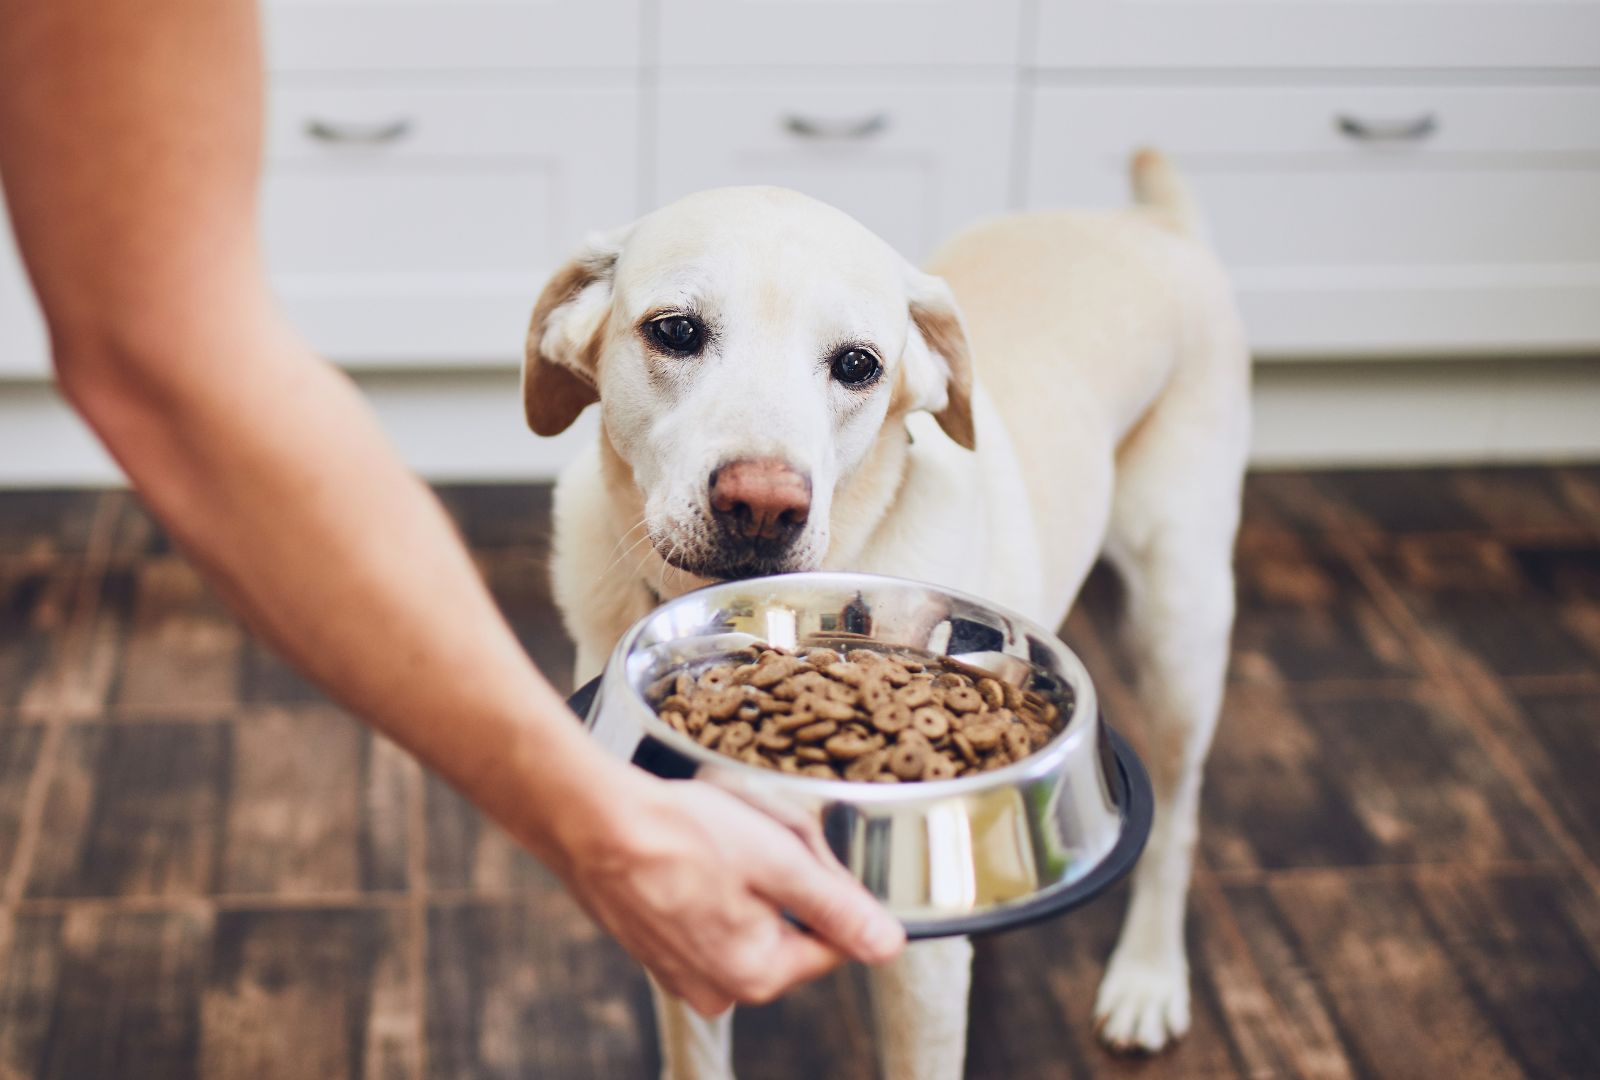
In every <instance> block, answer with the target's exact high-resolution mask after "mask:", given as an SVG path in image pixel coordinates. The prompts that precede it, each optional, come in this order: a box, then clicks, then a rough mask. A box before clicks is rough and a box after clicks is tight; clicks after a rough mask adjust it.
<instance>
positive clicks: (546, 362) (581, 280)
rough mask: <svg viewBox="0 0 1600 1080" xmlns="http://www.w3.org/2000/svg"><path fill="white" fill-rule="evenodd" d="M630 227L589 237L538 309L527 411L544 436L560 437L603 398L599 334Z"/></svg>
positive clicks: (527, 362) (530, 345) (525, 381)
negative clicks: (600, 385) (612, 281)
mask: <svg viewBox="0 0 1600 1080" xmlns="http://www.w3.org/2000/svg"><path fill="white" fill-rule="evenodd" d="M625 235H626V230H619V231H618V232H615V233H610V234H606V235H597V236H592V237H590V238H589V239H588V240H587V241H586V242H585V243H584V245H583V247H581V248H579V249H578V251H577V252H576V253H575V254H574V255H573V256H572V258H571V260H569V261H568V262H567V264H566V265H565V266H563V267H562V268H561V269H560V270H557V271H556V272H555V274H554V275H553V276H552V277H551V278H550V280H549V282H548V283H546V285H545V287H544V291H543V292H541V293H540V294H539V300H538V302H537V303H536V304H534V307H533V321H532V322H531V323H530V324H529V325H528V342H527V348H526V351H525V353H524V358H523V364H522V409H523V413H524V414H525V415H526V416H527V418H528V426H529V427H530V428H532V429H533V430H534V431H535V432H537V433H538V434H540V435H559V434H561V433H562V432H563V431H565V430H567V428H568V427H570V426H571V425H572V422H573V421H574V420H576V419H577V418H578V414H579V413H581V412H583V410H584V409H585V408H587V407H588V406H589V405H592V404H594V403H595V402H596V401H599V400H600V392H599V389H598V386H599V378H600V374H599V370H598V369H599V361H600V337H601V333H602V332H603V331H604V329H605V325H606V315H607V314H608V313H609V312H610V310H611V278H612V275H613V273H614V272H615V270H616V266H617V256H618V254H619V253H620V252H621V250H622V239H623V237H624V236H625Z"/></svg>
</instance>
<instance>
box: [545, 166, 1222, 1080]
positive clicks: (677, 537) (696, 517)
mask: <svg viewBox="0 0 1600 1080" xmlns="http://www.w3.org/2000/svg"><path fill="white" fill-rule="evenodd" d="M1133 175H1134V189H1135V194H1136V196H1137V203H1138V205H1137V206H1135V207H1134V208H1131V209H1129V210H1126V211H1121V212H1116V213H1109V214H1087V213H1052V214H1032V215H1027V216H1020V217H1011V218H1005V219H1001V220H996V221H992V222H989V223H986V224H982V225H979V226H977V227H975V228H973V229H971V230H969V231H968V232H966V233H964V234H962V235H961V236H958V237H957V238H956V239H955V240H954V241H952V242H951V243H950V244H949V245H948V246H947V247H946V248H945V249H944V250H943V251H942V252H941V253H940V254H939V255H938V256H937V257H936V258H935V259H934V260H933V262H932V264H931V266H930V267H929V270H930V271H931V274H930V273H924V272H922V271H919V270H916V269H915V268H913V267H911V266H909V265H908V264H906V263H905V262H904V261H903V260H902V259H901V258H900V257H899V256H898V255H896V254H895V253H894V252H892V251H891V250H890V249H889V248H888V246H887V245H885V244H884V243H883V242H882V241H881V240H879V239H878V238H877V237H875V236H874V235H872V234H871V233H870V232H868V231H867V230H866V229H864V228H863V227H861V226H860V225H859V224H857V223H856V222H855V221H853V220H852V219H850V218H848V217H847V216H845V215H844V214H841V213H839V212H838V211H836V210H833V209H831V208H829V207H826V206H824V205H822V204H820V203H817V202H815V201H813V200H811V199H808V198H806V197H804V196H801V195H798V194H796V193H793V192H788V191H783V190H779V189H770V188H734V189H724V190H718V191H711V192H705V193H702V194H699V195H695V196H691V197H689V198H687V199H684V200H683V201H681V202H678V203H675V204H673V205H671V206H668V207H667V208H665V209H663V210H660V211H658V212H656V213H654V214H651V215H649V216H648V217H645V218H643V219H641V220H640V221H639V222H636V223H635V224H634V225H632V226H629V227H627V228H625V229H622V230H620V231H618V232H616V233H613V234H610V235H608V236H604V237H598V238H596V239H594V240H593V241H591V243H590V244H589V245H588V246H586V248H585V249H584V250H583V251H581V252H579V253H578V255H577V256H576V257H575V258H574V260H573V261H572V263H571V264H569V265H568V266H567V267H566V268H565V269H564V270H563V271H562V272H560V273H559V274H558V275H557V276H556V277H555V278H554V279H553V280H552V281H551V283H550V285H549V286H548V287H547V288H546V290H545V293H544V294H543V296H542V297H541V298H540V302H539V305H538V309H537V310H536V311H535V315H534V321H533V326H532V329H531V330H530V334H529V342H528V346H529V347H528V364H527V366H526V368H525V376H524V391H525V403H526V406H527V410H528V419H529V422H530V424H531V425H532V426H533V428H534V429H535V430H536V431H539V432H540V433H541V434H551V433H554V432H556V431H559V430H561V429H562V428H564V427H566V426H567V425H568V424H569V423H570V422H571V421H572V419H573V418H574V417H575V416H576V415H577V414H578V412H580V411H581V410H582V409H583V407H584V406H585V405H587V404H589V403H590V402H592V401H594V400H596V399H598V400H599V402H600V405H601V410H602V432H601V434H600V437H599V438H598V439H597V440H596V442H595V443H594V444H593V445H592V446H590V447H589V448H588V450H587V451H586V452H584V453H583V454H582V456H581V457H579V458H578V459H577V460H576V461H574V462H573V463H572V465H571V466H570V467H569V468H568V469H567V470H566V471H565V472H564V473H563V475H562V477H561V480H560V483H559V485H558V487H557V491H556V507H555V520H556V541H555V542H556V556H555V566H554V580H555V589H556V596H557V600H558V602H559V604H560V606H561V610H562V613H563V616H564V618H565V620H566V623H567V626H568V628H569V630H570V631H571V633H572V635H573V637H574V638H575V640H576V642H577V657H578V659H577V672H576V677H577V679H578V680H579V681H580V682H581V681H583V680H587V679H589V678H590V677H592V676H594V675H595V674H597V673H598V672H599V671H600V668H601V667H602V665H603V664H604V662H605V659H606V656H607V654H608V652H609V651H610V649H611V647H612V645H613V643H614V642H615V641H616V640H617V638H618V637H619V636H620V635H621V634H622V632H623V631H624V630H625V629H626V628H627V627H628V626H629V625H630V624H631V623H632V622H634V620H636V619H637V618H639V617H640V616H642V615H644V614H645V613H646V612H647V611H648V610H649V609H650V608H651V607H652V606H653V605H654V604H655V603H656V602H657V600H658V598H664V597H670V596H674V595H678V594H680V593H682V592H684V591H687V590H689V589H692V588H695V587H697V586H699V585H701V584H704V583H705V581H706V579H705V578H702V577H699V576H697V575H696V574H694V573H690V572H688V571H685V570H683V569H680V568H679V567H680V566H685V565H687V566H703V565H704V563H703V562H701V561H700V560H701V559H702V557H704V556H706V555H707V553H708V552H712V551H713V549H714V548H715V544H716V539H715V534H714V530H713V529H712V528H711V525H710V517H709V511H708V494H707V486H708V479H707V478H708V476H709V475H710V473H711V471H712V470H713V469H715V468H716V467H718V465H720V464H723V463H726V462H728V461H731V460H737V459H752V458H778V459H781V460H784V461H787V462H788V463H789V464H790V465H792V466H794V467H795V468H796V469H798V470H800V471H802V472H804V473H806V474H808V475H809V476H810V478H811V483H812V489H813V505H812V512H811V515H810V520H809V522H808V523H807V525H806V526H805V529H804V533H803V535H802V536H801V538H800V540H799V541H798V542H797V545H796V547H795V549H794V551H793V553H792V557H791V558H790V559H789V560H788V562H787V563H786V566H787V568H791V569H804V568H816V567H826V568H837V569H855V570H868V571H878V572H884V573H892V574H897V575H900V576H904V577H912V578H920V579H924V580H927V581H933V582H938V583H940V584H943V585H946V586H950V587H953V588H957V589H961V590H964V591H967V592H971V593H976V594H978V595H980V596H985V597H989V598H991V599H993V600H995V601H998V602H999V603H1001V604H1004V605H1007V606H1009V607H1012V608H1015V609H1017V610H1019V611H1022V612H1025V613H1027V614H1029V615H1030V616H1032V617H1033V618H1035V619H1037V620H1038V621H1039V622H1041V623H1043V624H1045V625H1047V626H1055V625H1057V624H1059V623H1060V622H1061V620H1062V619H1063V618H1064V617H1065V615H1066V614H1067V611H1068V610H1069V608H1070V606H1071V604H1072V602H1073V600H1074V598H1075V597H1076V594H1077V592H1078V589H1079V587H1080V586H1081V584H1082V582H1083V580H1084V577H1085V575H1086V574H1087V573H1088V572H1089V569H1090V567H1091V565H1092V564H1093V562H1094V560H1095V558H1096V556H1097V555H1099V554H1102V553H1103V554H1104V555H1105V556H1106V557H1107V558H1108V559H1109V561H1110V562H1111V563H1112V565H1113V566H1114V567H1115V568H1116V570H1117V571H1118V572H1119V575H1120V576H1121V578H1122V580H1123V581H1124V582H1125V585H1126V594H1127V601H1128V602H1127V612H1126V624H1127V630H1128V635H1127V637H1128V641H1129V643H1130V645H1131V648H1132V650H1133V653H1134V655H1135V658H1136V661H1137V664H1138V676H1139V678H1138V682H1139V685H1138V689H1139V693H1140V697H1141V700H1142V704H1143V707H1144V712H1145V715H1146V719H1147V723H1148V741H1147V745H1148V747H1149V757H1150V760H1149V762H1148V764H1149V766H1150V770H1151V774H1152V777H1153V779H1154V782H1155V786H1156V792H1157V808H1156V815H1155V825H1154V829H1153V831H1152V833H1151V837H1150V841H1149V845H1148V847H1147V849H1146V852H1145V855H1144V858H1143V860H1142V861H1141V862H1140V864H1139V867H1138V869H1137V871H1136V873H1135V876H1134V883H1133V896H1132V901H1131V904H1130V907H1129V910H1128V913H1127V917H1126V921H1125V923H1124V926H1123V930H1122V935H1121V938H1120V940H1119V942H1118V944H1117V947H1116V950H1115V952H1114V953H1113V954H1112V957H1111V961H1110V965H1109V968H1108V970H1107V972H1106V975H1105V979H1104V981H1103V982H1102V984H1101V987H1100V993H1099V998H1098V1001H1097V1003H1096V1007H1095V1008H1096V1014H1097V1016H1098V1017H1099V1019H1100V1021H1101V1024H1102V1029H1101V1030H1102V1034H1103V1037H1104V1038H1105V1039H1106V1040H1107V1041H1108V1042H1109V1043H1111V1044H1113V1045H1115V1046H1120V1047H1142V1048H1146V1049H1150V1050H1155V1049H1159V1048H1160V1047H1161V1046H1163V1045H1164V1044H1165V1043H1167V1042H1168V1040H1170V1039H1171V1038H1174V1037H1176V1036H1179V1035H1182V1034H1183V1033H1184V1032H1185V1031H1186V1030H1187V1028H1188V1026H1189V991H1188V969H1187V961H1186V959H1185V953H1184V943H1183V915H1184V906H1185V897H1186V894H1187V890H1188V883H1189V877H1190V867H1191V854H1192V851H1193V848H1194V844H1195V839H1196V832H1197V802H1198V796H1199V788H1200V773H1201V766H1202V762H1203V760H1204V757H1205V754H1206V750H1207V748H1208V746H1209V744H1210V740H1211V734H1212V731H1213V728H1214V726H1215V723H1216V719H1217V711H1218V707H1219V704H1220V699H1221V694H1222V688H1223V680H1224V674H1225V668H1226V664H1227V653H1228V637H1229V633H1230V629H1231V625H1232V619H1233V574H1232V547H1233V540H1234V533H1235V530H1236V527H1237V523H1238V515H1239V500H1240V484H1241V479H1242V475H1243V472H1244V465H1245V454H1246V444H1247V440H1248V429H1249V415H1248V398H1249V359H1248V354H1247V350H1246V347H1245V342H1244V337H1243V333H1242V330H1241V327H1240V322H1239V319H1238V317H1237V314H1236V311H1235V307H1234V303H1233V300H1232V297H1231V293H1230V290H1229V287H1228V284H1227V281H1226V278H1225V276H1224V274H1223V272H1222V270H1221V269H1220V267H1219V265H1218V264H1217V262H1216V261H1215V259H1213V258H1212V256H1211V255H1210V253H1209V252H1208V251H1207V250H1206V248H1205V247H1204V246H1203V245H1202V243H1200V242H1198V240H1197V238H1196V236H1195V235H1194V234H1195V232H1196V231H1197V227H1198V226H1197V222H1196V220H1195V214H1194V211H1193V208H1192V205H1191V204H1190V202H1189V200H1188V197H1187V195H1186V194H1185V192H1184V190H1183V187H1182V184H1181V181H1179V179H1178V178H1177V176H1176V174H1175V173H1174V172H1173V171H1172V169H1171V167H1170V165H1168V163H1167V162H1166V160H1165V159H1164V158H1163V157H1162V156H1161V155H1159V154H1157V153H1155V152H1153V151H1144V152H1141V153H1140V154H1139V155H1138V156H1136V158H1135V161H1134V169H1133ZM932 275H938V276H932ZM941 279H942V280H941ZM956 301H959V304H960V313H959V314H958V312H957V309H956V306H955V304H956ZM682 310H692V311H694V312H696V313H698V314H699V315H700V316H701V317H703V318H704V319H705V320H706V321H707V322H708V323H709V324H711V325H713V326H714V327H715V336H714V339H713V345H714V348H710V349H708V350H707V351H706V353H705V354H704V355H702V356H701V357H697V358H694V359H691V360H683V359H679V358H673V357H669V356H663V355H660V354H659V353H658V352H653V351H652V350H651V349H650V348H649V347H648V344H647V339H646V336H645V335H644V333H643V331H642V327H643V324H644V323H645V322H647V321H648V320H649V319H650V318H651V317H652V316H653V315H654V314H657V313H660V312H663V311H682ZM841 342H853V343H862V344H869V345H871V347H872V348H873V349H874V350H875V351H876V352H877V353H878V355H879V356H880V357H881V358H882V360H883V363H884V365H885V369H886V371H885V374H884V376H883V377H882V378H881V379H880V380H879V381H878V383H877V385H876V386H875V387H874V388H873V389H871V390H869V391H865V392H862V391H858V390H851V389H849V388H847V387H844V386H841V385H839V384H838V383H837V382H834V381H832V380H830V378H829V375H828V366H827V357H828V355H829V351H830V350H831V349H834V348H836V347H837V346H838V345H839V344H840V343H841ZM974 358H975V359H976V367H977V370H976V375H977V376H979V377H978V378H977V379H974V378H973V375H974V372H973V370H972V368H973V363H974ZM969 446H970V447H971V448H969ZM669 559H670V560H671V561H668V560H669ZM766 568H767V569H771V567H766ZM970 958H971V947H970V945H969V944H968V943H967V942H966V941H965V940H958V941H943V942H932V943H925V944H919V945H914V946H912V947H911V948H909V949H907V951H906V953H905V954H904V956H903V958H902V959H901V960H899V961H897V962H895V963H894V964H891V965H889V966H888V967H887V968H885V969H882V970H877V971H874V972H873V989H874V1001H875V1008H876V1012H877V1017H878V1025H879V1042H880V1046H881V1055H882V1067H883V1071H884V1075H885V1076H887V1077H891V1078H895V1080H899V1078H914V1080H934V1078H942V1077H956V1076H959V1075H960V1073H961V1071H962V1057H963V1049H964V1045H965V1035H966V997H967V988H968V982H969V968H970ZM657 1015H658V1019H659V1022H660V1032H661V1038H662V1043H663V1059H664V1063H665V1064H664V1073H665V1075H667V1076H670V1077H685V1078H687V1077H694V1078H706V1077H723V1076H728V1075H729V1074H730V1072H731V1067H730V1064H729V1042H730V1031H731V1020H730V1019H729V1018H728V1017H726V1016H725V1017H723V1018H721V1019H718V1020H705V1019H703V1018H701V1017H699V1016H698V1015H695V1014H694V1013H693V1012H692V1011H691V1010H689V1009H688V1008H687V1007H686V1006H684V1005H683V1004H682V1003H681V1002H677V1001H674V1000H671V999H670V998H667V997H665V996H664V995H660V994H658V995H657Z"/></svg>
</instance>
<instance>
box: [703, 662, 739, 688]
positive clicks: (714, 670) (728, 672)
mask: <svg viewBox="0 0 1600 1080" xmlns="http://www.w3.org/2000/svg"><path fill="white" fill-rule="evenodd" d="M732 685H733V667H732V665H730V664H718V665H716V666H715V667H710V668H707V669H706V671H705V674H703V675H701V676H700V689H702V690H726V689H727V688H728V687H730V686H732Z"/></svg>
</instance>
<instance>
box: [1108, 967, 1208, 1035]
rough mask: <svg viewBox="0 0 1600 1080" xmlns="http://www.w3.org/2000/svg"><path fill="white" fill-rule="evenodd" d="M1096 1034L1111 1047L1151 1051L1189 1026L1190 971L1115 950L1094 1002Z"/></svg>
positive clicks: (1185, 1030)
mask: <svg viewBox="0 0 1600 1080" xmlns="http://www.w3.org/2000/svg"><path fill="white" fill-rule="evenodd" d="M1094 1016H1095V1026H1096V1027H1097V1028H1098V1029H1099V1031H1100V1040H1101V1041H1102V1042H1104V1043H1105V1044H1106V1045H1107V1046H1109V1047H1111V1049H1113V1050H1120V1051H1138V1050H1143V1051H1146V1052H1148V1053H1155V1052H1156V1051H1157V1050H1160V1049H1161V1048H1162V1047H1164V1046H1166V1045H1167V1044H1168V1043H1170V1042H1172V1041H1173V1040H1175V1039H1179V1038H1182V1037H1183V1036H1184V1035H1185V1034H1187V1033H1188V1031H1189V972H1188V969H1187V965H1185V964H1184V963H1183V961H1182V960H1181V959H1180V960H1179V961H1178V962H1177V963H1176V964H1164V965H1153V964H1149V963H1133V962H1130V961H1128V960H1126V959H1124V958H1122V957H1118V956H1113V957H1112V958H1111V964H1110V966H1109V967H1108V968H1107V970H1106V975H1105V978H1104V979H1102V980H1101V982H1100V993H1099V996H1098V997H1097V998H1096V999H1095V1004H1094Z"/></svg>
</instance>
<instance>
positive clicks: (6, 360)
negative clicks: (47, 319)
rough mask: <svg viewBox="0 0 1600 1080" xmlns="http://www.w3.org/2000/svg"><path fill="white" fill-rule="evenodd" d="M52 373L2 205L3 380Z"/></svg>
mask: <svg viewBox="0 0 1600 1080" xmlns="http://www.w3.org/2000/svg"><path fill="white" fill-rule="evenodd" d="M49 371H50V346H49V342H48V340H47V337H46V334H45V330H44V320H43V319H42V318H41V317H40V315H39V308H38V305H37V304H35V303H34V300H33V289H32V287H31V286H30V285H29V284H28V275H27V273H26V272H25V271H24V270H23V269H22V260H21V259H20V258H19V257H18V255H17V250H16V245H15V242H14V241H13V239H12V236H11V224H10V222H9V220H8V219H7V218H6V209H5V205H4V204H3V203H0V379H4V378H7V377H17V376H22V377H42V376H44V375H46V374H48V373H49Z"/></svg>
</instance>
